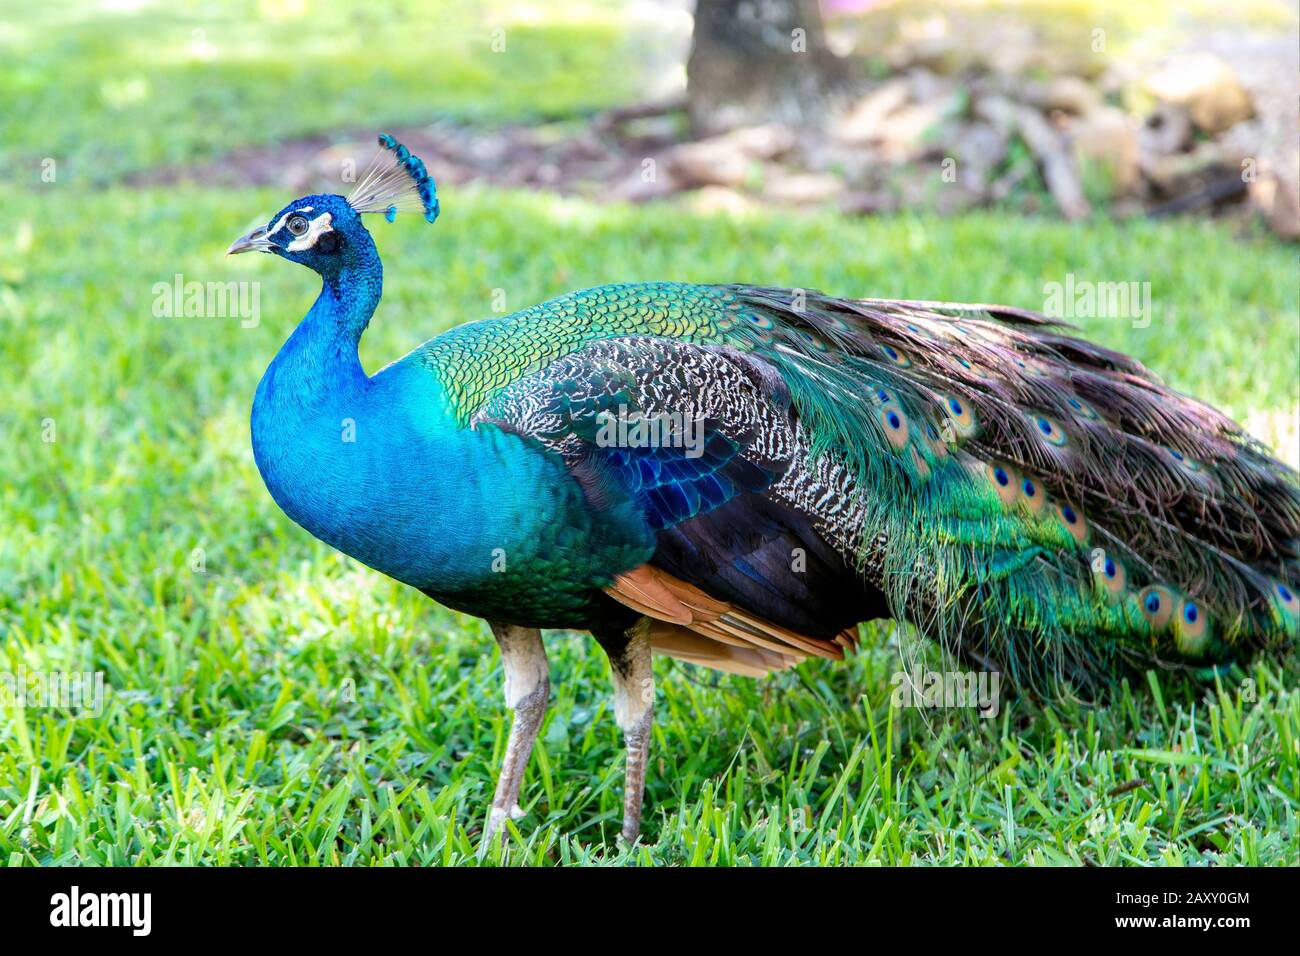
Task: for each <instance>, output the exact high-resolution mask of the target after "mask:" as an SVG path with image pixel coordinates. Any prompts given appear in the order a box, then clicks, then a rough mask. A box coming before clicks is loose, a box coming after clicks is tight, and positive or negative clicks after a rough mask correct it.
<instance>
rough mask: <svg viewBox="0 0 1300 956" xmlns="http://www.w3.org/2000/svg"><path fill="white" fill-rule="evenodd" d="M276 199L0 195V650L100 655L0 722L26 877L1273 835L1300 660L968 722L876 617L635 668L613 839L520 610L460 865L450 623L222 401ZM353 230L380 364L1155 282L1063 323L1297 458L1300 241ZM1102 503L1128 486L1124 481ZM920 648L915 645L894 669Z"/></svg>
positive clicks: (642, 229) (28, 655) (1284, 796)
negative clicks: (576, 303) (645, 700)
mask: <svg viewBox="0 0 1300 956" xmlns="http://www.w3.org/2000/svg"><path fill="white" fill-rule="evenodd" d="M289 198H291V197H289V196H286V195H281V194H278V193H273V192H265V191H259V192H254V191H246V192H214V191H194V190H186V191H171V190H166V191H153V192H147V191H146V192H137V191H131V190H127V189H123V188H112V189H108V190H105V191H101V192H89V191H79V189H78V187H77V186H76V185H64V184H55V185H52V186H50V187H49V188H48V189H46V190H44V191H40V190H39V187H34V188H33V189H32V190H30V191H24V192H10V193H6V194H4V195H0V209H3V217H2V218H0V356H2V357H3V361H2V363H0V364H2V365H3V367H4V368H5V369H6V370H8V371H9V376H8V383H7V386H6V390H5V391H6V395H5V401H4V404H3V412H2V414H0V504H2V509H3V511H2V514H3V524H4V533H3V535H0V670H9V671H19V670H22V669H25V671H26V672H28V673H37V672H53V671H62V672H88V671H101V672H103V674H104V679H105V682H106V684H107V685H108V687H109V693H108V696H107V699H106V703H105V706H104V709H103V712H102V713H99V714H88V713H84V712H81V713H79V712H74V711H72V710H65V709H44V708H27V709H19V708H16V707H14V706H12V703H7V704H6V705H5V706H6V709H5V711H4V713H3V714H0V861H4V862H7V863H9V864H14V865H39V864H52V863H54V864H72V863H76V864H133V865H141V864H162V863H201V864H326V865H333V864H362V865H374V864H414V865H434V864H439V863H451V864H464V863H473V862H477V861H479V860H480V859H482V860H486V861H488V862H502V861H508V862H511V863H544V864H552V863H573V862H583V861H594V862H636V863H654V864H688V863H690V864H734V863H744V864H760V863H762V864H768V863H782V864H786V863H804V864H812V863H853V864H857V863H880V864H899V863H903V864H906V863H976V864H1003V863H1086V864H1130V863H1138V864H1150V863H1182V864H1197V863H1220V864H1236V863H1249V864H1281V863H1288V862H1289V863H1294V862H1295V861H1296V860H1297V859H1300V835H1298V834H1300V826H1298V821H1297V808H1298V806H1300V692H1298V691H1297V677H1298V676H1300V666H1297V663H1296V661H1295V660H1294V659H1292V660H1291V661H1290V662H1288V663H1285V664H1281V665H1278V664H1272V663H1260V664H1258V665H1256V666H1253V667H1252V668H1250V669H1249V670H1247V671H1245V672H1234V673H1231V674H1228V675H1225V676H1224V677H1223V678H1222V679H1221V680H1220V681H1219V683H1218V684H1214V683H1211V684H1193V683H1190V682H1187V681H1185V680H1179V679H1172V678H1169V677H1167V676H1164V675H1149V676H1148V677H1146V678H1145V679H1144V678H1141V677H1139V678H1138V679H1137V680H1136V681H1135V682H1134V683H1133V686H1131V687H1128V686H1126V687H1123V688H1120V689H1118V690H1117V692H1116V693H1115V695H1114V697H1113V699H1112V700H1111V701H1110V702H1109V703H1108V704H1106V705H1105V706H1101V707H1096V708H1087V707H1083V706H1079V705H1076V704H1071V703H1062V702H1057V703H1053V704H1051V705H1039V704H1035V703H1032V702H1028V701H1006V702H1004V706H1003V708H1002V710H1001V713H1000V714H999V715H998V717H997V718H996V719H994V720H980V719H978V718H976V717H973V716H971V715H970V714H968V713H966V712H954V711H928V712H927V711H917V710H909V709H899V708H894V707H891V706H890V695H891V684H890V678H891V675H892V674H894V673H895V672H896V671H897V670H899V669H900V667H901V666H902V664H901V661H902V660H904V659H905V658H910V657H911V656H913V655H914V653H915V648H914V646H913V639H912V638H910V637H909V636H908V635H907V634H906V632H901V633H896V632H895V631H894V630H893V629H892V628H889V627H884V626H881V627H872V628H868V630H867V633H866V636H867V640H866V641H865V642H864V649H863V650H862V651H861V652H860V653H858V654H857V655H855V656H854V657H853V658H852V659H851V660H850V661H848V662H847V663H846V664H843V665H836V664H831V663H828V662H811V663H807V664H804V665H802V666H800V667H799V668H797V669H796V670H794V671H792V672H788V673H784V674H781V675H779V676H776V677H773V678H770V679H768V680H766V681H763V682H752V681H748V680H744V679H739V678H726V677H718V676H715V675H712V674H710V673H708V672H701V671H697V670H693V669H691V668H689V667H687V666H685V665H680V664H676V663H673V662H671V661H663V660H661V661H658V662H656V675H657V677H658V679H659V686H660V691H661V693H660V698H659V703H658V706H657V711H656V713H657V718H658V721H657V724H656V728H655V736H654V740H653V743H652V762H651V775H650V777H651V779H650V783H649V787H648V793H647V804H646V807H647V810H646V826H645V835H644V844H643V845H642V846H640V847H638V848H636V849H635V850H633V851H631V852H628V851H625V850H622V849H620V848H619V847H618V845H617V843H616V841H615V835H616V834H617V831H618V828H619V817H620V813H621V785H622V762H621V744H620V739H619V733H618V731H617V729H616V727H615V725H614V721H613V718H612V713H611V706H610V700H609V691H608V680H607V665H606V663H605V661H604V658H603V655H602V654H601V653H600V651H599V650H598V649H597V648H596V647H595V646H594V645H593V644H592V643H591V642H590V641H588V640H587V639H585V638H583V637H579V636H574V635H566V634H560V633H556V634H554V635H551V636H549V638H548V643H549V648H548V649H549V653H550V657H551V661H552V668H553V672H552V686H553V693H552V706H551V709H550V712H549V715H548V717H547V722H546V724H545V726H544V728H543V731H542V735H541V738H540V740H539V743H538V747H537V751H536V755H535V758H534V761H533V763H532V764H531V766H530V769H529V772H528V776H527V780H526V784H525V788H524V797H523V802H524V806H525V808H526V809H527V810H528V816H527V817H526V818H525V819H524V820H522V821H520V824H519V834H518V838H517V839H512V842H511V845H510V847H509V848H508V849H507V850H505V851H501V850H499V849H494V850H493V851H491V852H489V853H488V854H486V856H484V857H480V856H479V855H478V839H477V837H478V833H479V830H480V827H481V824H482V821H483V817H484V812H485V808H486V804H487V802H488V800H489V799H490V795H491V792H492V788H493V785H494V782H495V776H496V770H497V765H498V761H499V759H500V757H501V754H502V751H503V749H504V744H505V739H506V733H507V730H508V726H509V716H508V714H507V712H506V711H505V710H504V708H503V706H502V704H501V694H500V687H501V672H500V664H499V659H498V656H497V654H496V651H495V647H494V645H493V642H492V640H491V638H490V636H489V635H488V633H487V630H486V628H485V626H483V625H482V624H481V623H480V622H478V621H476V620H472V619H468V618H464V617H461V616H458V615H456V614H453V613H450V612H448V611H446V610H443V609H440V608H438V607H437V606H435V605H434V604H432V603H431V602H430V601H428V600H427V599H426V598H424V597H423V596H422V595H420V594H418V593H416V592H413V591H411V590H409V589H407V588H405V587H402V586H400V585H397V584H395V583H393V582H390V581H388V580H385V579H383V578H381V577H380V576H378V575H377V574H375V573H373V572H371V571H369V570H367V569H365V568H363V567H361V566H359V565H357V564H356V563H354V562H352V561H351V560H349V559H347V558H344V557H342V556H340V555H338V554H336V553H334V552H332V551H330V550H329V549H328V548H326V547H325V546H323V545H321V544H319V543H317V542H316V541H314V539H312V538H310V537H309V536H308V535H307V534H306V533H305V532H303V531H301V530H299V529H298V528H296V527H295V526H294V525H293V524H291V522H290V521H289V520H288V519H287V518H285V517H284V516H283V515H282V514H280V512H279V511H278V509H277V508H276V506H275V505H274V503H273V502H272V501H271V499H270V498H269V496H268V495H267V494H266V492H265V490H264V489H263V487H262V485H261V481H260V479H259V477H258V475H257V472H256V469H255V467H254V465H253V462H252V459H251V454H250V451H249V440H248V409H249V404H250V401H251V396H252V393H253V389H254V387H255V385H256V383H257V380H258V378H259V376H260V375H261V373H262V370H263V369H264V368H265V366H266V364H267V363H268V362H269V361H270V359H271V357H272V355H273V354H274V352H275V350H276V349H277V348H278V347H279V345H280V343H281V342H282V341H283V339H284V338H285V337H286V336H287V335H288V334H289V332H290V330H291V329H292V327H293V325H294V324H295V323H296V322H297V321H298V319H299V318H300V317H301V316H302V315H303V313H304V312H305V311H306V309H307V307H308V306H309V305H310V303H311V301H312V299H313V297H314V296H315V294H316V291H317V284H316V279H315V277H314V276H312V275H311V274H310V273H308V272H306V271H305V270H302V269H300V268H297V267H294V266H291V265H289V264H287V263H283V262H279V261H274V260H272V259H270V258H269V257H241V258H239V259H234V260H228V259H225V258H224V257H223V252H224V250H225V248H226V245H227V244H228V243H229V242H230V240H231V239H232V238H234V237H235V236H236V235H238V234H240V233H241V232H242V231H244V229H245V228H246V227H247V226H249V225H250V224H252V223H254V222H262V221H265V219H266V217H267V216H268V215H269V214H270V213H272V212H274V211H275V210H276V209H278V208H279V207H280V206H281V205H282V204H283V203H284V202H285V201H287V200H288V199H289ZM442 198H443V209H444V214H443V217H442V218H441V219H440V220H439V222H438V223H437V225H436V226H435V227H432V228H431V227H427V226H425V225H423V224H422V223H419V222H417V221H416V220H415V219H414V218H411V219H408V220H406V221H403V220H402V219H400V218H399V220H398V222H397V223H396V224H395V225H392V226H389V225H386V224H384V223H382V222H380V223H377V224H376V225H375V227H374V228H375V231H376V234H377V240H378V242H379V244H380V246H381V251H382V252H383V254H384V256H385V264H386V271H387V275H386V290H387V291H386V295H385V298H384V301H383V304H382V305H381V307H380V311H379V314H378V316H377V318H376V320H375V322H374V324H373V325H372V328H371V331H370V332H369V333H368V335H367V337H366V340H365V342H364V343H363V350H362V352H363V360H364V361H365V363H366V366H367V368H369V369H372V370H373V369H376V368H378V367H379V366H380V365H382V364H383V363H385V362H387V361H389V360H390V359H392V358H394V357H396V356H398V355H400V354H401V353H403V352H405V351H406V350H407V349H409V348H411V347H413V346H414V345H416V344H417V343H419V342H420V341H422V340H424V339H425V338H428V337H430V336H432V335H434V334H435V333H437V332H439V331H441V330H443V329H445V328H447V327H449V326H451V325H453V324H455V323H457V322H460V321H464V320H467V319H472V318H479V317H483V316H486V315H489V314H491V308H492V304H493V298H494V293H495V292H496V290H503V291H504V295H505V303H506V305H507V307H508V308H510V309H515V308H521V307H523V306H526V305H528V304H531V303H533V302H535V301H538V300H540V299H543V298H546V297H548V296H551V295H555V294H559V293H562V292H565V291H567V290H570V289H573V288H578V287H582V286H587V285H594V284H599V283H603V282H610V281H620V280H636V279H681V280H695V281H751V282H759V283H770V284H782V285H789V286H800V287H805V288H819V289H823V290H825V291H828V292H833V293H837V294H841V295H895V296H908V297H923V298H951V299H959V300H962V299H964V300H975V301H1002V302H1007V303H1011V304H1015V305H1021V306H1028V307H1033V308H1041V307H1042V306H1043V303H1044V285H1045V283H1049V282H1064V281H1065V279H1066V276H1067V275H1069V274H1073V275H1074V276H1075V278H1076V280H1086V281H1107V282H1114V281H1136V282H1149V283H1150V290H1151V298H1152V315H1151V321H1150V324H1149V325H1146V326H1145V327H1140V328H1139V327H1134V323H1132V322H1130V321H1126V320H1114V319H1101V318H1098V319H1084V320H1080V324H1081V325H1082V326H1083V328H1084V331H1085V332H1086V334H1088V335H1089V336H1090V337H1092V338H1095V339H1097V340H1098V341H1100V342H1103V343H1104V344H1107V345H1110V346H1112V347H1116V348H1120V349H1124V350H1127V351H1131V352H1132V353H1134V354H1135V355H1137V356H1138V357H1139V358H1141V359H1142V360H1143V361H1145V362H1147V363H1148V364H1149V365H1150V366H1151V367H1152V368H1154V369H1156V370H1157V371H1158V372H1160V373H1161V374H1162V375H1163V376H1164V377H1165V378H1166V380H1167V381H1169V382H1170V383H1172V384H1173V385H1175V386H1177V387H1179V388H1181V389H1184V390H1186V391H1190V392H1194V393H1196V394H1198V395H1201V396H1203V397H1205V398H1206V399H1208V400H1210V401H1212V402H1214V403H1215V404H1218V405H1220V406H1221V407H1223V408H1224V409H1225V410H1227V411H1229V412H1231V413H1232V414H1233V415H1235V416H1237V417H1239V418H1241V419H1243V420H1247V421H1249V422H1250V423H1251V427H1252V428H1253V429H1254V430H1255V431H1256V433H1257V434H1258V435H1259V437H1260V438H1261V439H1263V440H1265V441H1267V442H1269V443H1271V444H1273V445H1274V446H1275V447H1277V448H1278V449H1279V451H1280V452H1281V453H1282V454H1284V455H1285V456H1286V457H1288V459H1289V460H1291V461H1292V462H1293V463H1294V461H1295V459H1296V457H1297V448H1296V445H1297V414H1298V412H1297V408H1298V405H1300V394H1298V386H1297V375H1296V367H1297V361H1298V360H1300V340H1298V336H1300V331H1298V329H1297V324H1298V316H1300V303H1298V302H1297V295H1298V293H1297V281H1296V279H1297V269H1296V257H1295V250H1294V248H1288V247H1285V246H1282V245H1280V244H1277V243H1275V242H1273V241H1271V240H1269V239H1267V238H1262V237H1258V236H1255V235H1254V234H1250V233H1246V234H1243V233H1242V231H1241V230H1240V228H1239V227H1234V226H1227V225H1220V226H1210V225H1203V224H1197V223H1168V224H1161V225H1151V224H1142V223H1138V224H1131V225H1128V226H1123V227H1120V226H1113V225H1110V224H1106V223H1101V224H1094V225H1085V226H1070V225H1066V224H1062V223H1057V222H1048V221H1032V220H1023V219H1015V218H1009V217H1007V216H1004V215H996V214H981V215H974V216H966V217H962V218H959V219H953V220H939V219H930V218H911V217H901V218H894V219H887V220H869V219H843V218H839V217H835V216H830V215H811V216H796V215H793V214H790V213H783V212H780V211H772V212H771V213H768V214H763V215H757V216H752V217H748V218H744V219H740V220H729V219H725V218H715V217H707V216H700V215H696V214H692V213H691V212H689V211H688V210H687V209H686V208H685V207H683V206H661V207H641V208H630V207H629V208H624V207H596V206H591V205H587V204H584V203H580V202H576V201H570V200H561V199H556V198H554V197H548V196H540V195H529V194H519V193H505V192H494V191H474V190H468V191H456V190H446V191H445V192H444V193H443V196H442ZM178 273H179V274H181V275H182V276H183V278H184V280H186V281H200V282H208V281H214V282H216V281H221V282H225V281H237V282H240V281H242V282H250V283H256V284H257V285H256V288H257V290H258V294H259V297H260V298H259V306H260V317H259V318H260V321H259V322H257V323H256V324H255V325H254V324H253V323H252V322H251V320H250V319H245V320H244V321H242V322H241V319H240V318H239V317H237V316H232V317H190V318H186V317H183V316H182V317H166V316H162V317H159V316H156V315H155V309H154V299H155V291H154V287H155V284H156V283H165V284H171V283H172V282H173V281H174V278H173V277H174V276H175V275H176V274H178ZM1119 493H1122V491H1120V492H1119ZM925 660H927V661H928V662H929V663H930V664H932V665H934V666H940V661H939V659H938V658H937V657H936V656H935V655H933V654H932V653H931V654H930V655H929V656H928V657H926V658H925Z"/></svg>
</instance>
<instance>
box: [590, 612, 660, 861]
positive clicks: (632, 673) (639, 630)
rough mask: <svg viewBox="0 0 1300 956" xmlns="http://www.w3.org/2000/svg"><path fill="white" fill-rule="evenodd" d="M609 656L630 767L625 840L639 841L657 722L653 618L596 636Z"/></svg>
mask: <svg viewBox="0 0 1300 956" xmlns="http://www.w3.org/2000/svg"><path fill="white" fill-rule="evenodd" d="M595 637H596V640H597V641H598V642H600V646H601V647H603V648H604V649H605V653H606V654H607V655H609V666H610V673H611V675H612V676H613V679H614V718H615V720H617V721H618V726H619V727H620V728H621V729H622V731H623V740H624V742H625V745H626V747H627V769H626V771H625V777H624V783H623V839H624V840H625V841H626V842H627V843H628V844H633V843H635V842H636V840H637V837H638V836H640V834H641V801H642V798H643V796H644V794H645V771H646V758H647V754H648V751H649V748H650V728H651V726H652V725H653V723H654V702H655V679H654V672H653V671H652V670H651V667H650V619H649V618H645V617H643V618H641V619H640V620H639V621H637V623H636V624H634V625H632V627H630V628H629V629H628V630H626V631H624V632H622V633H621V634H618V635H615V636H606V635H603V634H597V635H595Z"/></svg>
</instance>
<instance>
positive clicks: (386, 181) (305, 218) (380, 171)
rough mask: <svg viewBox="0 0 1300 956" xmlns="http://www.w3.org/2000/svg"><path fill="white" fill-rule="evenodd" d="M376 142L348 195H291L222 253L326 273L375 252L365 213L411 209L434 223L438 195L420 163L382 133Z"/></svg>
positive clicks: (385, 214)
mask: <svg viewBox="0 0 1300 956" xmlns="http://www.w3.org/2000/svg"><path fill="white" fill-rule="evenodd" d="M379 145H380V146H381V147H382V148H381V149H380V151H379V155H378V156H376V157H375V159H374V161H373V162H372V163H371V164H370V167H369V168H368V169H367V170H366V172H365V174H364V175H363V176H362V177H361V181H360V182H358V183H357V187H356V188H355V189H354V190H352V193H351V194H350V195H349V196H347V197H344V196H333V195H317V196H303V197H302V198H301V199H295V200H294V201H293V202H291V203H289V205H287V206H285V207H284V208H283V209H281V210H280V211H279V212H277V213H276V214H275V215H274V216H272V217H271V219H270V221H269V222H267V224H266V225H265V226H259V227H257V228H256V229H254V230H253V231H252V232H250V233H249V234H248V235H246V236H241V237H240V238H238V239H236V240H235V241H234V242H233V243H232V244H231V246H230V248H229V249H228V250H227V251H226V254H227V255H232V256H233V255H237V254H239V253H241V252H269V253H272V254H273V255H277V256H280V257H281V258H284V259H288V260H289V261H291V262H300V263H302V264H303V265H305V266H307V267H308V268H310V269H312V270H314V271H316V272H318V273H320V274H321V275H322V276H330V275H335V274H337V273H338V272H339V271H340V270H342V269H343V268H345V267H346V266H347V265H349V264H350V263H355V262H357V261H359V260H360V259H362V258H365V257H368V256H369V254H370V253H373V251H374V248H375V244H374V240H372V239H371V238H370V232H369V230H367V229H366V227H365V224H364V223H363V222H362V221H361V217H362V216H363V215H365V214H368V213H378V214H382V215H383V217H384V218H385V219H387V220H388V221H389V222H392V221H393V220H394V219H396V218H397V214H398V213H399V212H401V211H403V210H414V211H419V212H422V213H423V214H424V218H425V221H426V222H433V221H434V220H435V219H437V218H438V194H437V191H436V187H435V185H434V182H433V177H432V176H430V175H429V174H428V172H427V171H426V170H425V168H424V163H423V162H421V161H420V158H419V157H418V156H413V155H412V154H411V152H410V150H408V149H407V148H406V147H405V146H403V145H402V144H401V143H399V142H397V140H395V139H393V137H391V136H389V135H388V134H386V133H385V134H383V135H381V136H380V137H379Z"/></svg>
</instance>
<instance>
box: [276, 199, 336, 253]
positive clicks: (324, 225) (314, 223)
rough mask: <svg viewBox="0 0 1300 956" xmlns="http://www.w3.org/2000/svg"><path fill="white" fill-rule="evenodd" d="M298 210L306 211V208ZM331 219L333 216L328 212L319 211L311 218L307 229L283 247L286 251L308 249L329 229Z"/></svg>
mask: <svg viewBox="0 0 1300 956" xmlns="http://www.w3.org/2000/svg"><path fill="white" fill-rule="evenodd" d="M298 212H300V213H302V212H306V210H303V209H300V210H298ZM333 220H334V217H333V216H331V215H330V214H329V213H327V212H323V213H321V214H320V215H319V216H317V217H316V218H315V219H313V220H311V223H310V225H308V226H307V231H306V232H304V233H303V234H302V235H301V236H299V237H298V238H297V239H295V240H294V241H293V242H291V243H289V244H288V245H287V246H285V249H286V250H287V251H288V252H302V251H303V250H304V249H310V248H311V247H312V246H314V245H316V240H317V239H319V238H320V237H321V236H323V235H324V234H325V233H327V232H330V231H331V229H330V223H331V222H333Z"/></svg>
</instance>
